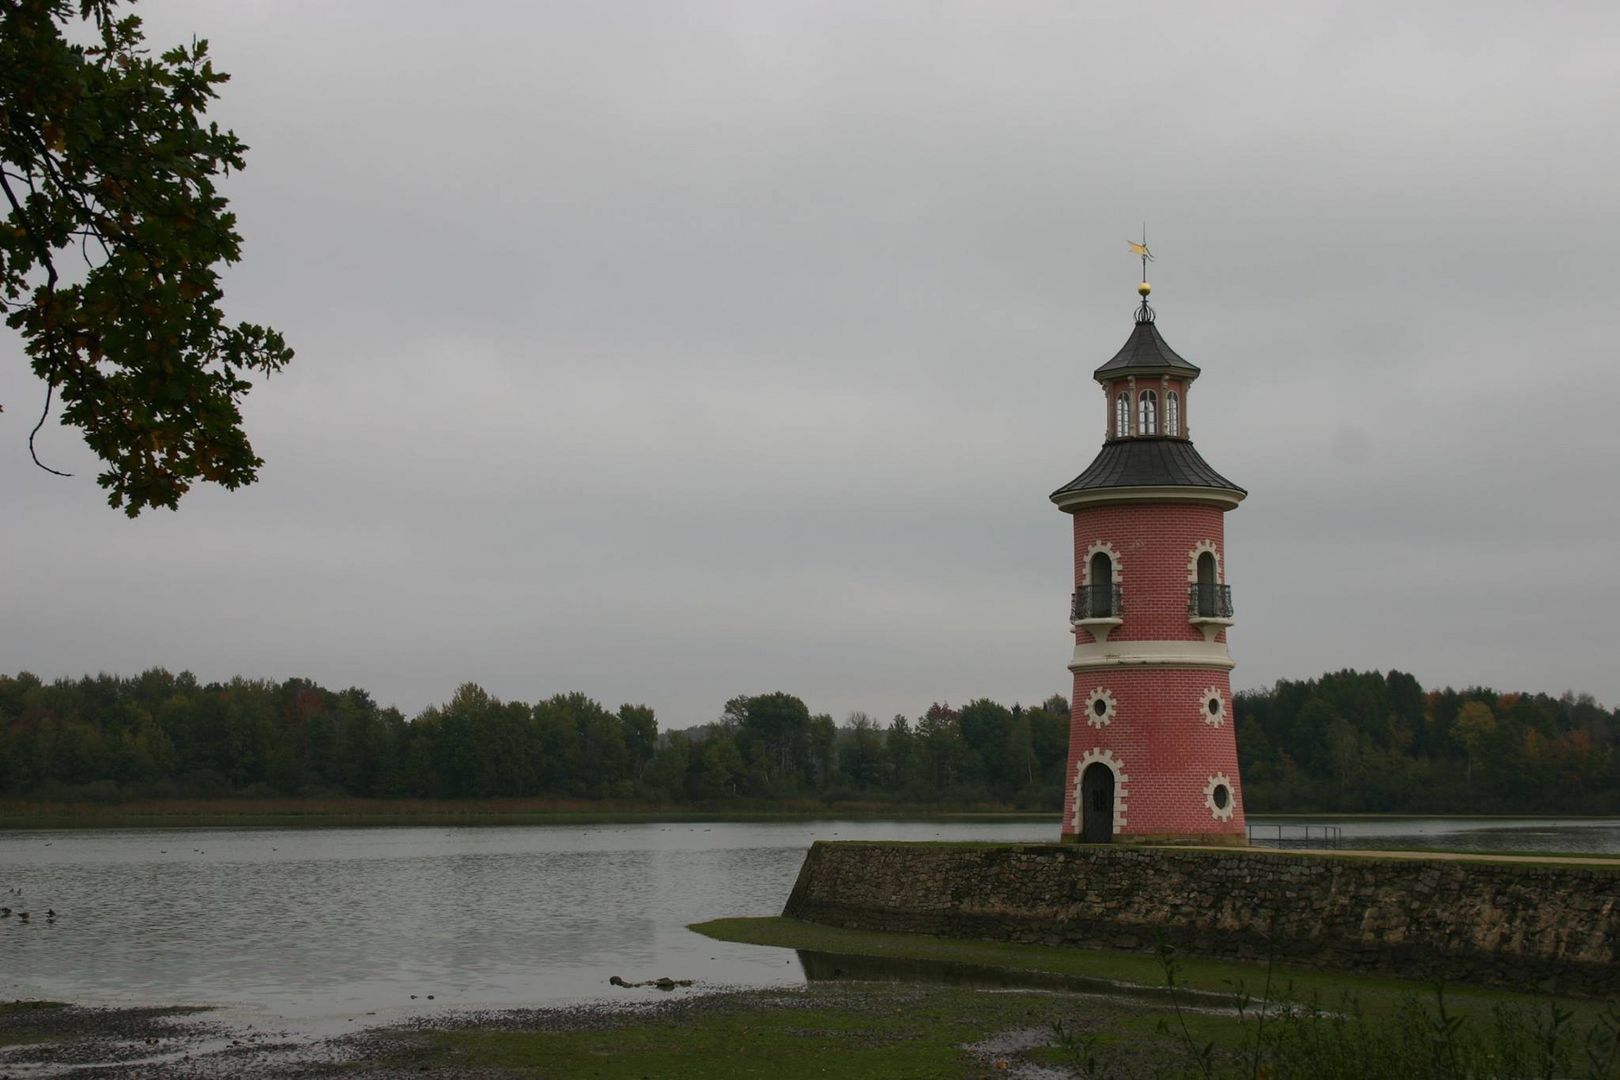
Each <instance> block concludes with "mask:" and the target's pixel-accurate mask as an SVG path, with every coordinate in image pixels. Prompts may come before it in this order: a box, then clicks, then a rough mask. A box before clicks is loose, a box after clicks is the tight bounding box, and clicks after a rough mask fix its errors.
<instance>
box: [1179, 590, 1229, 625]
mask: <svg viewBox="0 0 1620 1080" xmlns="http://www.w3.org/2000/svg"><path fill="white" fill-rule="evenodd" d="M1187 614H1188V615H1191V616H1192V617H1193V618H1195V619H1230V618H1231V617H1232V586H1230V585H1215V584H1208V583H1205V582H1199V583H1198V584H1196V585H1189V586H1187Z"/></svg>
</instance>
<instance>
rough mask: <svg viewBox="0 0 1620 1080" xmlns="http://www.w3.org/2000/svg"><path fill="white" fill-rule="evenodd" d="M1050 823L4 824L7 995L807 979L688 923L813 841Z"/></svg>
mask: <svg viewBox="0 0 1620 1080" xmlns="http://www.w3.org/2000/svg"><path fill="white" fill-rule="evenodd" d="M1055 833H1056V825H1055V824H1048V823H1043V822H1025V823H987V824H962V825H956V824H933V823H895V822H825V821H823V822H803V823H792V824H725V823H704V824H687V823H673V824H648V825H602V826H588V825H573V826H532V827H530V826H523V827H490V826H483V827H472V828H412V827H378V828H367V829H273V828H264V829H174V830H145V829H141V830H134V829H131V830H118V829H105V830H64V831H20V832H9V833H0V894H4V893H5V891H6V890H8V889H12V888H20V889H22V898H21V900H18V899H17V898H15V897H12V898H10V899H7V898H6V897H5V896H4V895H0V905H6V906H10V907H13V908H17V909H19V910H21V909H24V908H26V909H27V910H29V911H30V912H31V913H32V915H33V919H32V921H31V922H30V923H28V924H26V925H25V924H22V923H20V922H19V921H18V920H17V918H16V917H15V916H13V917H11V918H9V919H0V999H5V1000H9V999H13V998H51V999H55V1000H62V1001H73V1002H79V1003H82V1004H106V1005H118V1004H136V1003H141V1004H179V1003H197V1004H219V1005H225V1006H237V1007H240V1009H242V1010H244V1011H246V1012H249V1013H252V1014H255V1015H265V1016H272V1017H280V1018H285V1019H288V1020H292V1021H306V1022H307V1021H313V1020H322V1019H325V1020H334V1019H336V1020H342V1019H346V1018H348V1017H355V1016H360V1017H364V1016H365V1015H366V1014H367V1013H371V1012H377V1013H378V1014H379V1018H380V1019H386V1018H388V1017H389V1016H390V1015H396V1014H402V1013H410V1012H423V1011H427V1010H429V1009H440V1008H464V1007H465V1008H471V1007H492V1006H495V1007H515V1006H522V1005H542V1004H550V1003H558V1002H563V1001H570V1000H580V999H587V998H602V997H607V996H613V997H616V998H623V999H626V1000H630V999H634V998H638V997H644V996H657V995H658V993H659V992H658V991H656V990H642V991H623V990H617V989H615V988H613V987H611V986H609V985H608V981H607V980H608V978H609V977H610V976H612V975H620V976H622V977H623V978H625V979H628V980H632V981H641V980H644V979H651V978H656V977H658V976H662V975H668V976H669V977H671V978H675V979H694V980H697V981H698V982H699V983H702V984H708V985H710V986H713V985H744V986H761V985H772V984H794V983H799V982H801V981H802V980H803V977H804V973H803V970H802V969H801V967H800V966H799V962H798V959H797V958H796V957H795V955H794V954H793V953H792V952H791V951H788V950H784V949H767V948H761V947H756V946H748V945H731V944H726V943H724V942H717V941H711V940H709V939H708V938H704V937H701V936H699V935H697V934H694V933H692V932H691V931H689V930H687V929H686V926H687V924H688V923H693V922H698V921H700V920H703V919H712V918H718V917H721V916H726V915H766V914H776V913H777V912H780V911H781V909H782V904H783V903H784V902H785V901H786V899H787V895H788V893H789V892H790V891H791V890H792V887H793V880H794V878H795V877H796V876H797V874H798V871H799V865H800V863H801V862H802V861H803V859H804V852H805V849H806V848H808V847H809V845H810V843H811V842H812V841H814V840H819V839H905V840H935V839H939V840H967V839H977V840H998V841H1023V840H1050V839H1052V838H1053V837H1054V836H1055ZM48 908H54V909H55V910H56V911H57V912H58V915H59V917H58V919H57V921H56V922H55V923H54V924H48V923H46V921H45V919H44V913H45V911H46V909H48ZM412 994H415V995H417V997H416V998H415V999H414V1000H413V999H412V998H411V995H412ZM429 994H432V995H433V996H434V998H433V1001H432V1002H431V1003H430V1002H428V1000H427V995H429ZM369 1022H372V1023H375V1022H377V1021H376V1020H375V1019H374V1020H370V1021H369ZM305 1026H307V1024H306V1025H305Z"/></svg>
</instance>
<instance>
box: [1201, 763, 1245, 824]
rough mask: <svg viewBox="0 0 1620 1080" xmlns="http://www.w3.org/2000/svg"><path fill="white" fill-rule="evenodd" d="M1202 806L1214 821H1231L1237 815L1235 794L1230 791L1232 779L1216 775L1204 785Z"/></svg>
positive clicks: (1223, 775) (1220, 774) (1223, 774)
mask: <svg viewBox="0 0 1620 1080" xmlns="http://www.w3.org/2000/svg"><path fill="white" fill-rule="evenodd" d="M1204 806H1205V807H1207V808H1208V810H1209V816H1210V817H1212V818H1214V819H1215V820H1216V821H1231V820H1232V817H1233V815H1235V814H1236V813H1237V794H1236V793H1235V792H1234V791H1233V790H1232V778H1231V777H1230V776H1227V775H1226V774H1225V773H1216V774H1215V775H1214V776H1212V777H1210V778H1209V783H1207V784H1205V785H1204Z"/></svg>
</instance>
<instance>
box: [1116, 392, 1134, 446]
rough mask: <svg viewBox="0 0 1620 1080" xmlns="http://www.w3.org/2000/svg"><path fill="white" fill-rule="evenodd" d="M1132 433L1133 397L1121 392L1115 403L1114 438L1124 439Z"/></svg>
mask: <svg viewBox="0 0 1620 1080" xmlns="http://www.w3.org/2000/svg"><path fill="white" fill-rule="evenodd" d="M1130 433H1131V395H1130V394H1128V393H1126V392H1125V391H1123V390H1121V391H1120V392H1119V397H1118V398H1117V399H1115V401H1114V437H1115V438H1119V439H1123V438H1124V437H1125V436H1127V435H1129V434H1130Z"/></svg>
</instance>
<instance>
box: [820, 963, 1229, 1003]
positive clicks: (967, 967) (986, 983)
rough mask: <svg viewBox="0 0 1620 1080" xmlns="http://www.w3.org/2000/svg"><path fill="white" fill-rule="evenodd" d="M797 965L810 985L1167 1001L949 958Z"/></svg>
mask: <svg viewBox="0 0 1620 1080" xmlns="http://www.w3.org/2000/svg"><path fill="white" fill-rule="evenodd" d="M797 951H798V956H799V966H800V967H801V968H802V969H803V970H804V977H805V979H806V980H808V981H810V982H826V981H837V980H855V981H859V982H891V983H916V982H922V983H940V984H943V985H946V986H968V987H981V988H988V989H997V990H1063V991H1067V992H1070V993H1090V994H1104V995H1106V996H1108V997H1113V998H1134V999H1138V1000H1146V1001H1168V1000H1169V998H1170V993H1169V990H1168V989H1167V988H1166V987H1163V986H1144V985H1141V984H1138V983H1121V982H1114V981H1113V980H1111V979H1098V978H1093V977H1090V976H1086V975H1067V974H1062V973H1060V972H1054V971H1009V970H1008V969H1006V968H998V967H989V966H987V965H983V964H965V963H960V962H958V961H955V960H914V959H908V958H905V957H893V956H854V955H849V954H846V953H829V952H817V951H814V950H810V949H799V950H797ZM1178 993H1179V994H1180V996H1181V997H1182V999H1183V1000H1198V999H1201V998H1208V999H1209V1000H1210V1001H1219V1002H1221V1003H1223V1004H1229V1003H1230V1002H1231V995H1230V994H1224V995H1223V994H1216V993H1209V992H1205V991H1198V990H1188V989H1186V988H1185V987H1182V988H1180V989H1179V990H1178Z"/></svg>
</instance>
